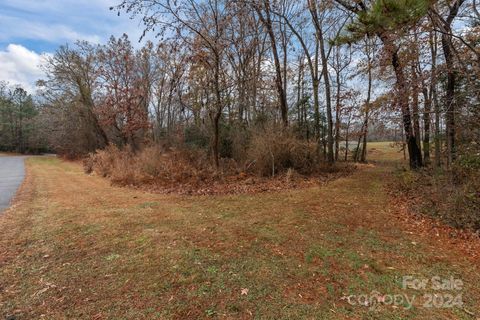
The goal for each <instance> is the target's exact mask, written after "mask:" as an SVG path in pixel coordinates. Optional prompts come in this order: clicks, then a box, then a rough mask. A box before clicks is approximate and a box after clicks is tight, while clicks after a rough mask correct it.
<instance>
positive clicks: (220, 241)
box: [0, 143, 480, 319]
mask: <svg viewBox="0 0 480 320" xmlns="http://www.w3.org/2000/svg"><path fill="white" fill-rule="evenodd" d="M369 146H370V151H369V158H370V159H372V160H374V161H376V162H377V164H376V165H371V164H370V165H361V166H360V167H359V170H358V171H357V172H356V173H354V174H353V175H352V176H349V177H347V178H341V179H338V180H336V181H333V182H331V183H329V184H328V185H326V186H321V187H314V188H309V189H302V190H292V191H284V192H273V193H264V194H259V195H235V196H215V197H212V196H209V197H206V196H205V197H186V196H185V197H179V196H163V195H156V194H149V193H144V192H140V191H137V190H133V189H128V188H116V187H111V186H110V185H109V183H108V182H107V180H105V179H102V178H100V177H95V176H87V175H85V174H83V172H82V169H81V167H80V165H78V164H75V163H69V162H62V161H61V160H58V159H56V158H32V159H29V160H28V161H27V167H28V177H27V181H26V183H25V184H24V186H23V188H22V192H21V194H20V196H19V198H18V201H17V204H16V206H15V207H14V208H12V209H11V210H10V211H9V212H7V214H6V216H4V217H2V218H0V310H1V311H0V316H6V315H12V314H13V315H17V317H18V319H37V318H41V317H43V318H45V319H199V318H200V319H201V318H219V319H476V318H477V317H480V308H479V306H480V288H479V286H478V283H480V272H479V271H480V270H479V267H480V264H479V259H478V255H477V256H475V255H473V254H471V251H468V250H464V249H465V247H464V246H463V245H462V246H460V244H461V240H458V239H451V238H449V237H448V235H445V234H443V233H439V234H434V235H432V234H431V233H424V232H419V231H418V228H419V224H418V223H417V222H415V221H413V220H412V221H410V220H407V219H406V217H405V214H404V213H402V212H401V210H400V209H401V208H398V207H396V206H395V205H393V204H392V202H391V201H390V200H391V199H390V198H389V196H388V195H387V194H386V191H385V189H384V186H385V183H387V182H388V181H390V179H391V172H392V170H393V166H394V165H397V164H398V165H402V164H401V161H402V160H401V159H402V158H403V153H401V152H399V150H398V148H396V147H392V146H391V144H389V143H370V144H369ZM473 245H474V244H472V246H473ZM474 248H475V247H474ZM473 251H474V252H475V250H473ZM407 275H412V276H413V277H414V278H417V279H429V278H431V277H433V276H439V277H441V278H442V279H444V278H445V279H446V278H450V277H453V278H455V279H461V280H462V281H463V283H464V287H463V288H462V290H461V291H458V292H456V291H455V292H454V293H455V294H456V295H458V294H462V299H463V302H464V303H465V304H464V306H462V307H455V308H440V307H438V308H436V307H432V308H428V307H426V306H425V305H424V303H425V299H428V297H424V294H430V293H438V292H437V291H435V292H433V291H432V289H431V288H430V289H429V288H426V289H425V290H413V289H403V288H402V279H403V277H404V276H407ZM442 292H443V293H445V294H449V293H450V291H448V290H447V291H442ZM377 293H378V295H379V296H380V297H381V299H380V300H382V299H383V300H384V303H383V304H382V303H380V304H378V305H376V306H374V305H371V304H367V305H365V303H363V305H360V304H361V302H362V300H361V299H360V301H359V300H358V299H359V298H361V296H362V295H364V294H366V295H369V296H370V295H372V294H377ZM393 295H397V296H398V295H407V296H408V297H413V296H417V299H416V301H415V303H414V305H413V307H412V308H410V309H407V306H408V304H407V303H403V304H399V305H396V306H393V305H391V304H386V302H385V299H388V298H389V297H390V296H393ZM349 299H350V301H349Z"/></svg>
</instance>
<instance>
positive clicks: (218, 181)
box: [83, 137, 355, 195]
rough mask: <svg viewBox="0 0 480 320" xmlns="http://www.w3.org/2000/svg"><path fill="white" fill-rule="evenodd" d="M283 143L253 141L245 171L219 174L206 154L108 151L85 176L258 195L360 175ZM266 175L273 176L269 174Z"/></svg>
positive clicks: (292, 142) (87, 164) (226, 169)
mask: <svg viewBox="0 0 480 320" xmlns="http://www.w3.org/2000/svg"><path fill="white" fill-rule="evenodd" d="M277 138H278V137H277ZM284 138H285V139H280V141H282V142H275V143H274V142H271V143H270V142H268V143H267V140H266V139H260V140H254V142H253V147H254V148H253V149H252V150H251V154H250V156H251V157H252V159H255V160H253V161H247V165H246V167H244V168H240V167H239V166H238V165H237V163H236V162H235V161H234V160H232V159H222V161H221V168H220V169H219V170H217V169H215V168H214V167H212V164H211V159H209V158H208V156H207V154H206V153H205V152H204V151H202V150H196V149H180V150H176V149H169V150H164V149H162V148H160V147H159V146H154V147H149V148H145V149H143V150H142V151H139V152H136V153H134V152H132V150H130V149H128V148H127V149H123V150H120V149H118V148H117V147H115V146H109V147H108V148H106V149H105V150H100V151H98V152H97V153H96V154H92V155H90V157H88V158H86V159H85V160H84V162H83V165H84V171H85V172H86V173H88V174H91V173H92V172H93V173H95V174H96V175H98V176H101V177H106V178H108V179H109V180H110V181H112V183H113V184H114V185H119V186H133V187H137V188H141V189H143V190H148V191H151V192H157V193H164V194H170V193H175V194H184V195H185V194H188V195H207V194H208V195H219V194H239V193H258V192H266V191H274V190H286V189H292V188H305V187H310V186H313V185H321V184H324V183H326V182H328V181H331V180H334V179H336V178H339V177H342V176H347V175H349V174H351V173H352V172H353V171H354V170H355V166H354V165H352V164H348V163H340V164H337V165H333V166H332V165H329V164H326V163H323V162H318V161H317V160H315V159H316V151H315V147H313V146H312V145H310V144H308V143H301V142H299V141H298V140H296V139H294V138H291V137H290V138H288V137H284ZM257 142H258V143H260V142H261V143H267V144H269V145H271V146H274V148H275V151H274V157H275V164H274V165H273V167H272V168H270V167H269V166H272V164H271V163H266V161H271V160H267V159H265V157H270V155H269V154H266V153H265V151H264V150H263V147H262V146H261V145H258V144H256V143H257ZM253 150H254V151H253ZM260 150H263V151H260ZM303 157H305V159H303ZM302 159H303V160H302ZM314 161H317V162H315V163H314ZM273 169H275V170H273ZM272 170H273V171H272ZM267 171H272V172H270V175H269V174H267ZM272 173H274V175H273V176H271V174H272Z"/></svg>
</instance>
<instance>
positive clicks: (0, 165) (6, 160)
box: [0, 156, 25, 213]
mask: <svg viewBox="0 0 480 320" xmlns="http://www.w3.org/2000/svg"><path fill="white" fill-rule="evenodd" d="M24 160H25V158H24V157H10V156H8V157H1V156H0V213H2V211H3V210H4V209H6V208H7V207H8V206H9V205H10V201H11V200H12V198H13V196H14V195H15V193H16V192H17V189H18V187H19V186H20V184H21V183H22V181H23V178H24V177H25V164H24Z"/></svg>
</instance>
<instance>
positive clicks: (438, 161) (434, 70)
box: [430, 31, 442, 167]
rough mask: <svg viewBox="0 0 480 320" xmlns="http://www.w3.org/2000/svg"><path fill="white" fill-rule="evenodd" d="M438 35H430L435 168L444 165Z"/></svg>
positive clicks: (432, 33)
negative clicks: (442, 158) (438, 72)
mask: <svg viewBox="0 0 480 320" xmlns="http://www.w3.org/2000/svg"><path fill="white" fill-rule="evenodd" d="M437 45H438V43H437V34H436V33H435V32H434V31H433V32H431V33H430V51H431V55H432V70H431V77H432V80H431V82H430V86H431V87H430V92H431V97H432V99H431V102H433V107H434V112H435V166H436V167H440V166H441V165H442V160H441V144H440V103H439V101H438V93H437Z"/></svg>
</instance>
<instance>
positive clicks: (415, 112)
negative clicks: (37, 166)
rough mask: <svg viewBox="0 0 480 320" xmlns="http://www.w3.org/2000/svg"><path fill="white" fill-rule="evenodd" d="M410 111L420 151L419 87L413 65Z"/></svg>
mask: <svg viewBox="0 0 480 320" xmlns="http://www.w3.org/2000/svg"><path fill="white" fill-rule="evenodd" d="M411 70H412V112H413V130H414V134H415V138H416V141H417V145H418V148H419V149H420V153H421V152H422V139H421V131H420V110H419V100H418V94H419V88H418V83H419V79H418V73H417V69H416V66H415V65H412V68H411Z"/></svg>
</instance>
